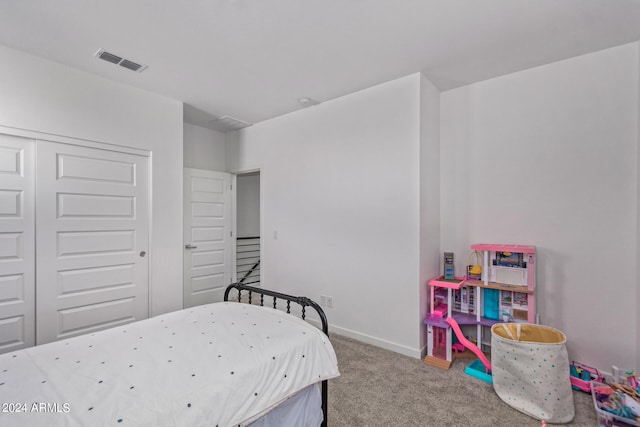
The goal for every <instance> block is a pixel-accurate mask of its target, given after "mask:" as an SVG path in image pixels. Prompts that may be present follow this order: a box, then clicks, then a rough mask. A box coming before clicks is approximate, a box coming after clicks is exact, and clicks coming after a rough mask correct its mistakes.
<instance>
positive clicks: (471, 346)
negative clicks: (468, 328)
mask: <svg viewBox="0 0 640 427" xmlns="http://www.w3.org/2000/svg"><path fill="white" fill-rule="evenodd" d="M445 321H446V322H447V323H448V324H449V326H451V329H453V332H455V333H456V336H457V337H458V341H460V343H461V344H462V345H464V346H465V347H467V348H468V349H469V350H471V352H472V353H473V354H475V355H476V356H478V359H480V361H481V362H482V364H483V365H484V368H485V370H486V373H487V374H488V373H489V371H490V370H491V362H489V359H487V356H485V355H484V353H483V352H482V350H480V349H479V348H478V347H477V346H476V345H475V344H473V343H472V342H471V341H469V340H468V339H467V338H466V337H465V336H464V334H463V333H462V330H461V329H460V325H458V322H456V320H455V319H454V318H453V317H447V319H446V320H445Z"/></svg>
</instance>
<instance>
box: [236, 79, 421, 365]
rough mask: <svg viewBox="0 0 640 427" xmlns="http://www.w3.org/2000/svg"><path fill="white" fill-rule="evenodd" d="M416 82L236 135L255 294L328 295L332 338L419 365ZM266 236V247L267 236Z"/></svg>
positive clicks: (400, 82)
mask: <svg viewBox="0 0 640 427" xmlns="http://www.w3.org/2000/svg"><path fill="white" fill-rule="evenodd" d="M419 116H420V75H419V74H415V75H412V76H409V77H406V78H402V79H398V80H395V81H391V82H388V83H385V84H382V85H379V86H376V87H373V88H370V89H367V90H364V91H361V92H357V93H354V94H351V95H347V96H344V97H341V98H338V99H334V100H332V101H329V102H325V103H323V104H320V105H318V106H315V107H311V108H307V109H304V110H301V111H298V112H295V113H291V114H288V115H285V116H282V117H279V118H276V119H272V120H268V121H265V122H262V123H258V124H255V125H253V126H251V127H250V128H246V129H243V130H241V131H240V132H239V134H238V135H237V141H233V140H230V141H229V145H228V146H227V154H228V159H229V163H228V167H229V170H230V171H239V170H252V169H260V171H261V180H262V198H263V208H264V212H263V216H262V218H263V221H264V223H263V227H262V230H263V233H264V238H263V251H264V259H263V262H264V264H263V269H262V273H263V279H264V283H263V284H264V286H265V287H269V288H273V289H278V290H281V291H285V292H291V293H295V294H301V295H307V296H309V297H311V298H314V299H316V300H318V299H319V296H320V295H328V296H332V297H333V299H334V306H335V308H333V309H326V311H327V316H328V319H329V322H330V324H331V325H332V328H331V329H332V330H333V331H336V332H338V333H341V334H345V335H349V336H354V337H357V338H358V339H361V340H363V341H365V342H372V343H374V344H376V345H380V346H382V347H386V348H391V349H393V350H396V351H399V352H402V353H405V354H409V355H412V356H415V357H419V356H420V323H421V322H420V321H419V317H420V316H419V307H418V305H419V304H418V301H417V298H416V296H417V292H418V291H417V287H418V286H419V271H418V265H419V264H418V262H419V259H418V257H419V254H418V252H419V212H420V205H419V182H420V170H419V143H420V117H419ZM276 232H277V239H275V238H274V233H276Z"/></svg>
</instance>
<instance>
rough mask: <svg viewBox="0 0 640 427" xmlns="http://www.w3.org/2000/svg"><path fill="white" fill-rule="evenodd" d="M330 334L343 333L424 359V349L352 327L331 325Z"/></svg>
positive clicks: (361, 340)
mask: <svg viewBox="0 0 640 427" xmlns="http://www.w3.org/2000/svg"><path fill="white" fill-rule="evenodd" d="M329 334H337V335H342V336H345V337H347V338H353V339H354V340H356V341H360V342H363V343H366V344H371V345H374V346H376V347H380V348H384V349H385V350H390V351H394V352H396V353H400V354H403V355H405V356H409V357H413V358H415V359H422V356H421V355H422V353H423V352H424V351H425V350H424V349H416V348H411V347H407V346H406V345H402V344H398V343H394V342H391V341H387V340H383V339H381V338H377V337H373V336H371V335H366V334H363V333H360V332H356V331H352V330H350V329H346V328H341V327H339V326H334V325H329Z"/></svg>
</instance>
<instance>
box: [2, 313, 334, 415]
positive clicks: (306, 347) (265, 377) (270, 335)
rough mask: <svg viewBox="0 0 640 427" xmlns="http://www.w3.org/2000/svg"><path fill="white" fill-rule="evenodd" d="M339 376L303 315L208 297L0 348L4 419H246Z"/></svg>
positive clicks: (324, 341) (327, 345) (328, 349)
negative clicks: (62, 336) (113, 324)
mask: <svg viewBox="0 0 640 427" xmlns="http://www.w3.org/2000/svg"><path fill="white" fill-rule="evenodd" d="M338 375H339V371H338V366H337V360H336V356H335V352H334V350H333V347H332V346H331V342H330V341H329V339H328V337H327V336H326V335H325V334H323V333H322V331H320V330H319V329H317V328H316V327H314V326H313V325H311V324H309V323H307V322H305V321H304V320H301V319H299V318H296V317H294V316H292V315H289V314H286V313H283V312H281V311H279V310H275V309H272V308H266V307H259V306H254V305H249V304H240V303H234V302H223V303H215V304H208V305H203V306H199V307H194V308H189V309H186V310H182V311H178V312H173V313H168V314H165V315H162V316H158V317H154V318H151V319H147V320H143V321H139V322H135V323H131V324H128V325H125V326H120V327H117V328H112V329H107V330H104V331H100V332H96V333H92V334H88V335H83V336H78V337H74V338H69V339H66V340H63V341H57V342H53V343H49V344H45V345H41V346H36V347H31V348H27V349H24V350H20V351H17V352H12V353H7V354H3V355H0V404H2V405H3V407H2V408H0V425H2V426H24V425H29V426H56V425H65V426H103V425H104V426H106V425H110V426H113V425H117V426H119V425H139V426H146V425H154V426H176V425H185V426H200V425H210V426H218V427H225V426H238V425H241V426H243V425H248V424H249V423H251V422H253V421H256V420H258V418H260V417H261V416H262V415H264V414H266V413H267V412H269V411H270V410H271V409H273V408H275V407H276V406H278V405H279V404H281V403H283V402H285V401H286V400H287V399H288V398H290V397H292V396H293V395H294V394H296V393H297V392H299V391H301V390H303V389H305V388H306V387H308V386H310V385H312V384H315V383H318V382H320V381H323V380H327V379H331V378H335V377H337V376H338Z"/></svg>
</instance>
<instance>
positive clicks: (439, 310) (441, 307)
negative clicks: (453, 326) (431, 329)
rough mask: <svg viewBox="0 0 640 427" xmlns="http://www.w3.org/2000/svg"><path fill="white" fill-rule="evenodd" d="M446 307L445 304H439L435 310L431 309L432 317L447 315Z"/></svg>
mask: <svg viewBox="0 0 640 427" xmlns="http://www.w3.org/2000/svg"><path fill="white" fill-rule="evenodd" d="M447 310H448V306H447V304H445V303H442V304H439V305H438V306H437V307H436V308H434V309H433V313H431V314H432V315H433V316H436V317H445V316H446V315H447Z"/></svg>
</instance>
